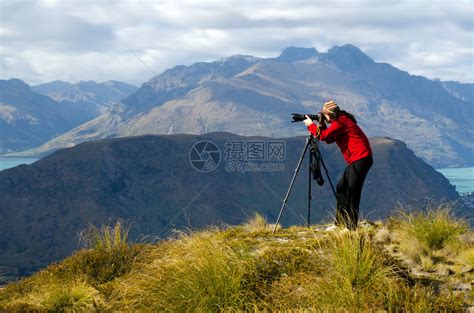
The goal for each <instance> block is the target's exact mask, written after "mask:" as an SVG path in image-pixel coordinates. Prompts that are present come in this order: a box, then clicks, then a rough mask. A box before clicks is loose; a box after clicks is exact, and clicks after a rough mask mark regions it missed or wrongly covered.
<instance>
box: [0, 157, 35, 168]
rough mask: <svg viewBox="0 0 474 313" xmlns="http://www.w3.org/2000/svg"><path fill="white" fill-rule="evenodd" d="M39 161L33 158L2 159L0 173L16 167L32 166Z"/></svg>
mask: <svg viewBox="0 0 474 313" xmlns="http://www.w3.org/2000/svg"><path fill="white" fill-rule="evenodd" d="M36 160H38V159H31V158H3V157H0V171H1V170H5V169H7V168H11V167H15V166H17V165H21V164H31V163H33V162H34V161H36Z"/></svg>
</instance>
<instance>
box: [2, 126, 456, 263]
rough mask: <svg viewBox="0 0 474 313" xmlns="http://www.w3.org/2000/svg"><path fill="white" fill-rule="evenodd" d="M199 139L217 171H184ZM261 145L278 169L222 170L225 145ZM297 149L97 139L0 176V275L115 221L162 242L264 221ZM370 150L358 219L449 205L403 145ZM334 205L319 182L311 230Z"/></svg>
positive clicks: (296, 201)
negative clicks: (188, 231) (213, 151)
mask: <svg viewBox="0 0 474 313" xmlns="http://www.w3.org/2000/svg"><path fill="white" fill-rule="evenodd" d="M202 140H210V141H212V142H214V143H215V144H216V145H217V146H218V147H219V149H220V155H221V158H220V163H219V165H218V167H217V168H216V169H215V170H214V171H212V172H208V173H204V172H199V171H197V170H196V169H194V168H193V167H192V165H191V163H190V153H191V151H192V150H191V149H192V147H193V145H194V144H196V143H197V142H199V141H202ZM271 141H278V142H283V143H284V145H285V146H284V149H283V151H284V154H283V157H282V160H278V159H273V160H271V161H264V162H263V163H267V164H268V163H269V162H270V163H271V164H273V165H272V169H273V170H269V169H268V167H267V170H261V171H248V170H247V171H245V172H243V171H240V172H239V171H238V170H236V168H235V167H234V170H232V168H231V166H232V164H233V163H231V161H232V160H229V158H230V156H231V154H230V151H229V150H228V149H229V148H228V147H229V144H231V143H236V144H235V146H236V148H235V149H238V146H239V142H245V143H247V142H264V143H265V144H268V142H271ZM304 141H305V137H302V136H301V137H294V138H286V139H284V140H283V141H281V140H280V139H275V138H269V137H241V136H236V135H234V134H230V133H223V132H221V133H210V134H206V135H184V134H181V135H148V136H138V137H128V138H120V139H107V140H100V141H95V142H87V143H83V144H80V145H78V146H76V147H73V148H69V149H62V150H59V151H56V152H55V153H53V154H52V155H50V156H48V157H46V158H44V159H41V160H39V161H37V162H35V163H33V164H31V165H21V166H18V167H15V168H12V169H8V170H4V171H0V217H1V218H0V266H11V267H19V266H21V267H22V268H23V269H25V268H29V267H31V268H34V267H36V266H40V265H45V264H48V263H49V262H51V261H53V260H58V259H61V258H63V257H64V256H66V255H68V254H69V253H70V252H71V251H73V250H74V249H75V248H76V244H77V238H76V235H77V232H78V231H79V230H81V229H83V228H85V227H87V226H88V224H89V223H93V224H103V223H106V222H107V221H108V220H109V219H115V218H123V219H126V220H129V221H131V222H133V229H134V230H135V233H134V234H132V235H133V236H136V235H137V234H140V233H141V234H146V235H156V236H164V235H165V234H166V233H167V232H169V231H170V229H171V228H173V227H174V226H177V227H182V226H190V227H198V228H200V227H203V226H206V225H210V224H219V223H221V222H224V223H230V224H236V223H240V222H242V221H243V220H245V219H246V218H247V217H248V216H249V215H252V214H253V212H255V211H258V212H261V213H263V214H264V215H266V216H267V217H268V219H269V220H270V221H274V220H275V219H276V216H277V214H278V211H279V209H280V207H281V201H282V200H283V196H284V195H285V193H286V191H287V188H288V185H289V183H290V179H291V177H292V175H293V170H294V168H295V166H296V163H297V160H298V158H299V156H300V153H301V149H302V148H303V146H304ZM371 143H372V146H373V150H374V158H375V163H374V167H373V169H372V170H371V172H370V174H369V176H368V177H367V182H366V187H365V189H364V193H363V199H362V215H363V216H364V217H368V218H370V219H375V218H382V217H386V216H388V215H389V214H390V213H391V212H392V211H393V209H395V208H398V207H399V205H407V204H410V203H417V202H420V201H425V200H426V199H433V200H440V199H448V200H453V199H456V198H457V197H458V195H457V193H456V192H455V188H454V186H452V185H450V184H449V182H448V180H447V179H446V178H444V177H443V176H442V175H441V174H440V173H438V172H437V171H435V170H434V169H433V168H432V167H430V166H429V165H427V164H426V163H424V162H423V161H422V160H421V159H419V158H417V157H416V156H415V155H414V154H413V152H412V151H411V150H409V149H407V147H406V145H405V144H404V143H402V142H400V141H396V140H391V139H387V138H374V139H371ZM226 149H227V150H226ZM234 151H237V150H234ZM321 151H322V153H323V155H324V157H325V161H326V164H327V166H328V169H329V172H330V174H331V175H332V178H333V182H334V183H337V180H338V177H339V175H340V174H341V173H342V171H343V169H344V166H345V164H344V161H343V160H342V157H341V155H340V152H339V151H338V148H337V147H336V146H335V145H321ZM191 156H192V155H191ZM266 156H268V154H267V155H266ZM234 161H235V160H234ZM253 163H256V164H261V163H262V161H253ZM229 164H231V165H229ZM282 165H283V167H284V168H282V167H281V166H282ZM307 177H308V176H307V162H303V165H302V168H301V173H300V176H299V177H298V178H297V180H296V183H295V187H294V190H293V193H292V194H291V197H290V198H289V202H288V207H287V209H286V211H285V213H284V215H283V219H282V222H283V223H284V224H285V225H287V224H302V223H304V222H305V218H306V201H307V187H306V184H307ZM325 179H326V178H325ZM326 181H327V179H326ZM334 205H335V199H334V197H333V195H332V193H331V189H330V187H329V184H328V182H326V184H325V185H324V186H323V187H319V186H317V185H316V184H315V183H313V201H312V206H313V208H314V210H313V221H314V222H316V220H320V219H321V218H323V217H326V218H327V217H328V216H329V215H330V214H333V213H334Z"/></svg>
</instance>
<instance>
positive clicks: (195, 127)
mask: <svg viewBox="0 0 474 313" xmlns="http://www.w3.org/2000/svg"><path fill="white" fill-rule="evenodd" d="M472 86H473V85H472V84H459V83H455V82H445V83H441V82H439V81H432V80H429V79H426V78H424V77H420V76H413V75H410V74H409V73H407V72H404V71H401V70H399V69H397V68H395V67H393V66H391V65H389V64H386V63H377V62H374V61H373V60H372V59H371V58H370V57H368V56H367V55H365V54H364V53H363V52H362V51H360V50H359V49H358V48H356V47H354V46H352V45H345V46H342V47H339V46H335V47H333V48H331V49H329V50H328V52H327V53H320V52H318V51H317V50H316V49H314V48H295V47H290V48H287V49H285V50H284V51H283V52H282V54H281V55H280V56H279V57H277V58H268V59H263V58H256V57H252V56H239V55H237V56H233V57H229V58H225V59H221V60H218V61H215V62H210V63H203V62H200V63H195V64H193V65H190V66H176V67H174V68H172V69H169V70H166V71H165V72H163V73H162V74H160V75H158V76H156V77H154V78H152V79H151V80H150V81H148V82H147V83H145V84H143V85H142V86H141V88H140V89H139V90H138V91H137V92H136V93H134V94H132V95H130V96H129V97H127V98H125V99H123V100H122V101H121V102H120V103H119V104H118V105H117V106H115V107H113V108H111V109H110V110H108V111H107V112H105V113H104V114H102V115H101V116H99V117H97V119H95V120H93V121H90V122H88V123H86V124H83V125H80V126H79V127H77V128H75V129H73V130H71V131H69V132H67V133H65V134H63V135H61V136H59V137H57V138H55V139H53V140H51V141H50V142H48V143H46V144H44V145H43V146H40V147H38V148H35V149H32V150H30V151H26V152H24V153H22V154H21V155H30V156H31V155H45V154H48V153H50V152H51V151H54V150H56V149H58V148H61V147H67V146H71V145H74V144H77V143H80V142H84V141H87V140H90V139H100V138H111V137H123V136H130V135H141V134H175V133H189V134H202V133H206V132H212V131H230V132H233V133H237V134H241V135H264V136H273V137H281V136H295V135H299V134H302V133H304V131H305V130H304V129H303V127H301V125H298V124H293V123H290V113H291V112H302V113H303V112H317V111H318V110H320V108H321V105H322V103H323V102H324V101H325V100H327V99H329V98H331V99H334V100H336V101H337V102H338V103H339V104H340V105H341V107H342V108H344V109H346V110H348V111H350V112H353V113H355V115H356V116H357V118H358V120H359V122H360V124H361V126H362V127H363V128H364V130H366V131H367V133H368V134H369V135H370V136H390V137H392V138H398V139H400V140H403V141H404V142H406V143H407V144H408V146H409V147H410V148H411V149H413V150H414V151H415V153H416V154H417V155H419V156H421V157H422V158H423V159H425V160H426V161H428V162H429V163H430V164H431V165H433V166H436V167H446V166H467V165H473V164H474V157H473V151H474V150H473V149H474V136H473V135H474V114H473V109H472V108H473V100H472ZM470 90H471V91H470ZM104 125H107V127H104ZM427 138H429V140H427Z"/></svg>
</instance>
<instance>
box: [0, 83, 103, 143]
mask: <svg viewBox="0 0 474 313" xmlns="http://www.w3.org/2000/svg"><path fill="white" fill-rule="evenodd" d="M92 118H94V114H92V113H91V112H89V111H88V110H87V109H85V108H83V107H81V106H74V105H71V104H67V103H58V102H56V101H54V100H52V99H51V98H49V97H47V96H44V95H41V94H38V93H35V92H33V91H32V90H31V88H30V87H29V86H28V85H27V84H26V83H24V82H23V81H21V80H19V79H10V80H0V133H1V136H0V152H7V151H18V150H23V149H28V148H32V147H34V146H37V145H40V144H42V143H44V142H46V141H48V140H49V139H51V138H53V137H56V136H58V135H60V134H62V133H64V132H66V131H68V130H70V129H71V128H73V127H75V126H77V125H79V124H81V123H84V122H85V121H87V120H90V119H92Z"/></svg>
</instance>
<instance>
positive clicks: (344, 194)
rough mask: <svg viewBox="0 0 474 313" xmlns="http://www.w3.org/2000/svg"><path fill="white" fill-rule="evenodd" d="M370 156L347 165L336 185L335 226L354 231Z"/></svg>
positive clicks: (370, 161)
mask: <svg viewBox="0 0 474 313" xmlns="http://www.w3.org/2000/svg"><path fill="white" fill-rule="evenodd" d="M372 164H373V159H372V156H368V157H365V158H363V159H360V160H357V161H355V162H354V163H352V164H351V165H348V166H347V167H346V169H345V170H344V174H343V175H342V177H341V179H340V180H339V182H338V184H337V205H336V225H341V226H346V227H347V228H349V229H351V230H354V229H356V228H357V222H358V220H359V203H360V196H361V193H362V186H363V185H364V180H365V176H367V173H368V172H369V170H370V168H371V167H372Z"/></svg>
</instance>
